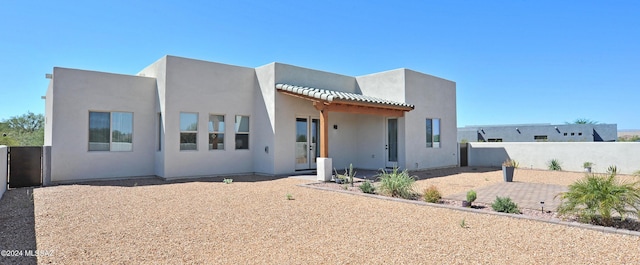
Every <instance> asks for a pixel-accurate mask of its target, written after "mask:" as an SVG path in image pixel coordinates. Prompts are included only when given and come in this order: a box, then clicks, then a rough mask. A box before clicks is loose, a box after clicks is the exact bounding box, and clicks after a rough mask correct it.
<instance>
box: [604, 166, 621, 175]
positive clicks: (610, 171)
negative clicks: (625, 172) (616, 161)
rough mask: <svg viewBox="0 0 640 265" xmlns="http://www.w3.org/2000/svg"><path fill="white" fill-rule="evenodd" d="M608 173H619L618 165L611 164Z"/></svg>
mask: <svg viewBox="0 0 640 265" xmlns="http://www.w3.org/2000/svg"><path fill="white" fill-rule="evenodd" d="M607 174H613V175H617V174H618V167H617V166H616V165H610V166H609V167H608V168H607Z"/></svg>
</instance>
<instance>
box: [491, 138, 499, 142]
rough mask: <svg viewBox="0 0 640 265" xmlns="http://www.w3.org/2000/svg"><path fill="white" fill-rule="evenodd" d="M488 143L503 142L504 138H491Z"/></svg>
mask: <svg viewBox="0 0 640 265" xmlns="http://www.w3.org/2000/svg"><path fill="white" fill-rule="evenodd" d="M487 142H502V138H489V139H487Z"/></svg>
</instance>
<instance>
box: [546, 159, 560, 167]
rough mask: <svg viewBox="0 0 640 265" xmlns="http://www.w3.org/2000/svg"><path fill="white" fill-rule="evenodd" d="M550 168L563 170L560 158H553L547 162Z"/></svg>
mask: <svg viewBox="0 0 640 265" xmlns="http://www.w3.org/2000/svg"><path fill="white" fill-rule="evenodd" d="M547 166H548V167H549V170H562V166H560V161H559V160H558V159H555V158H554V159H551V160H549V162H548V163H547Z"/></svg>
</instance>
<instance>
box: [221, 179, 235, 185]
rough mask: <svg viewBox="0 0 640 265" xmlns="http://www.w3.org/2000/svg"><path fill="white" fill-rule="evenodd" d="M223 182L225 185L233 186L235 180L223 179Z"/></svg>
mask: <svg viewBox="0 0 640 265" xmlns="http://www.w3.org/2000/svg"><path fill="white" fill-rule="evenodd" d="M222 182H224V184H231V183H232V182H233V179H223V180H222Z"/></svg>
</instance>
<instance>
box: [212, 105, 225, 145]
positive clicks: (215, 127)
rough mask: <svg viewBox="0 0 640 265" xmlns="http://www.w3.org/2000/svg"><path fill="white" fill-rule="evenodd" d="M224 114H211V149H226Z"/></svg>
mask: <svg viewBox="0 0 640 265" xmlns="http://www.w3.org/2000/svg"><path fill="white" fill-rule="evenodd" d="M224 128H225V127H224V115H215V114H211V115H209V150H224Z"/></svg>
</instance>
